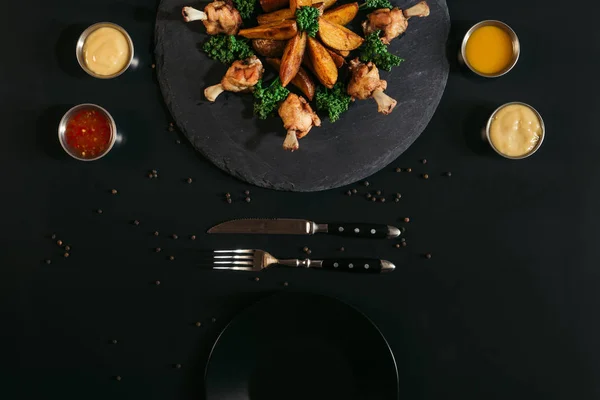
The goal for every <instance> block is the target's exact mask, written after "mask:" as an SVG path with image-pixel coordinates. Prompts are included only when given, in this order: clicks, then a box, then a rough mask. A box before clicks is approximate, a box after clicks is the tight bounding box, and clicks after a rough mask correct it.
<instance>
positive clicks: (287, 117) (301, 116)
mask: <svg viewBox="0 0 600 400" xmlns="http://www.w3.org/2000/svg"><path fill="white" fill-rule="evenodd" d="M279 116H280V117H281V119H282V120H283V126H284V128H285V129H286V130H287V136H286V137H285V140H284V141H283V148H284V149H285V150H289V151H294V150H298V148H299V147H300V145H299V144H298V139H302V138H303V137H304V136H306V135H308V132H309V131H310V130H311V128H312V127H313V126H321V120H320V119H319V116H318V115H317V114H316V113H315V112H314V111H313V110H312V108H310V104H308V102H307V101H306V100H305V99H304V97H301V96H298V95H297V94H294V93H290V94H289V95H288V97H287V98H286V99H285V101H284V102H283V103H281V105H280V106H279Z"/></svg>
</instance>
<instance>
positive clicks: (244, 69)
mask: <svg viewBox="0 0 600 400" xmlns="http://www.w3.org/2000/svg"><path fill="white" fill-rule="evenodd" d="M264 71H265V69H264V67H263V65H262V62H260V60H259V59H258V58H257V57H256V56H252V57H249V58H246V59H245V60H237V61H234V63H233V64H231V67H229V69H228V70H227V72H226V73H225V76H224V77H223V79H222V80H221V83H219V84H218V85H213V86H209V87H207V88H206V89H204V96H205V97H206V98H207V99H208V100H209V101H213V102H214V101H215V100H216V99H217V97H218V96H219V95H220V94H221V93H223V92H224V91H228V92H250V91H252V88H253V87H254V86H255V85H256V83H257V82H258V81H259V79H261V78H262V75H263V72H264Z"/></svg>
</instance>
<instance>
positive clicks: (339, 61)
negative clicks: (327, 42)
mask: <svg viewBox="0 0 600 400" xmlns="http://www.w3.org/2000/svg"><path fill="white" fill-rule="evenodd" d="M327 51H328V52H329V55H330V56H331V58H332V59H333V62H334V63H335V66H336V67H338V68H342V65H344V64H345V63H346V60H344V57H342V56H340V55H339V54H338V53H336V52H335V51H333V50H331V49H327Z"/></svg>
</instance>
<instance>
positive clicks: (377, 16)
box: [362, 1, 429, 44]
mask: <svg viewBox="0 0 600 400" xmlns="http://www.w3.org/2000/svg"><path fill="white" fill-rule="evenodd" d="M428 15H429V5H428V4H427V2H426V1H422V2H420V3H418V4H416V5H414V6H412V7H410V8H407V9H406V10H404V11H402V10H400V9H399V8H397V7H396V8H393V9H391V10H390V9H388V8H381V9H379V10H375V11H373V12H372V13H371V14H369V15H367V20H366V21H364V22H363V23H362V27H363V31H364V33H365V36H366V35H368V34H370V33H373V32H375V31H381V41H382V42H383V43H384V44H390V42H391V41H392V40H393V39H395V38H397V37H398V36H400V35H402V34H403V33H404V32H406V29H407V28H408V20H409V19H410V18H411V17H427V16H428Z"/></svg>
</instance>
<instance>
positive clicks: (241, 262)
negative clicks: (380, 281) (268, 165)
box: [213, 249, 396, 274]
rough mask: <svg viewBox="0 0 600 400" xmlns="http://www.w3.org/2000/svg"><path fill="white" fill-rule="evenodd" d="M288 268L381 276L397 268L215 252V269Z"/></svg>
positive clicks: (366, 261) (371, 261)
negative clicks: (281, 266) (273, 266)
mask: <svg viewBox="0 0 600 400" xmlns="http://www.w3.org/2000/svg"><path fill="white" fill-rule="evenodd" d="M276 264H277V265H283V266H286V267H302V268H321V269H328V270H333V271H347V272H362V273H374V274H379V273H383V272H391V271H393V270H394V269H395V268H396V266H395V265H394V264H392V263H391V262H389V261H387V260H378V259H376V258H336V259H325V260H309V259H304V260H300V259H295V258H293V259H281V260H280V259H278V258H275V257H273V255H271V254H269V253H267V252H266V251H264V250H249V249H247V250H242V249H237V250H215V251H214V256H213V269H224V270H233V271H255V272H256V271H262V270H263V269H265V268H268V267H270V266H271V265H276Z"/></svg>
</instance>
